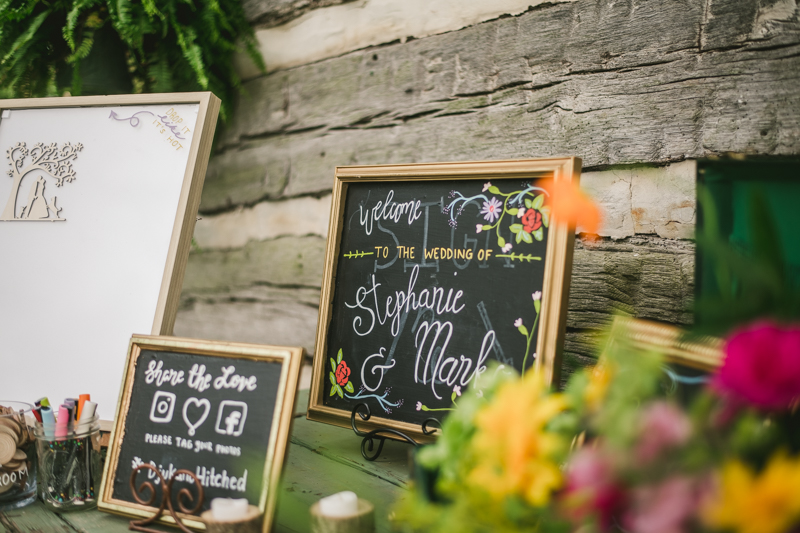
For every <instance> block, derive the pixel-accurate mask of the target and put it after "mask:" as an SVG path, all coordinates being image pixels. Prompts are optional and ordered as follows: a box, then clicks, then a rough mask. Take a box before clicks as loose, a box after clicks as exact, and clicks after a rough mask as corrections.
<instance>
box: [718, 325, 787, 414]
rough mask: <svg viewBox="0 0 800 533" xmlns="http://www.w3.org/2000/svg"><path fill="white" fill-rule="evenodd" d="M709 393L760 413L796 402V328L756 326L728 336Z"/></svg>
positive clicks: (784, 407)
mask: <svg viewBox="0 0 800 533" xmlns="http://www.w3.org/2000/svg"><path fill="white" fill-rule="evenodd" d="M711 386H712V388H713V389H715V390H716V391H718V392H721V393H724V394H728V395H730V396H733V397H734V398H737V399H739V400H744V401H745V402H747V403H749V404H751V405H754V406H756V407H759V408H761V409H770V410H778V409H786V408H788V407H789V406H790V405H791V403H792V402H793V401H794V400H796V399H798V398H800V327H797V326H794V327H781V326H778V325H776V324H773V323H770V322H760V323H757V324H754V325H752V326H750V327H747V328H745V329H743V330H740V331H738V332H736V333H734V334H733V335H731V336H730V337H729V338H728V340H727V341H726V343H725V362H724V363H723V365H722V368H720V370H719V372H718V373H717V375H716V376H715V377H714V380H713V381H712V383H711Z"/></svg>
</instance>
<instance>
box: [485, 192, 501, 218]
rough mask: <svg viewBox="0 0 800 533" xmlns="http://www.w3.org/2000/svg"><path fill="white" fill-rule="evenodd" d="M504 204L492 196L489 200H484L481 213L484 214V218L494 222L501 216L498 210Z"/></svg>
mask: <svg viewBox="0 0 800 533" xmlns="http://www.w3.org/2000/svg"><path fill="white" fill-rule="evenodd" d="M502 206H503V204H501V203H500V201H499V200H498V199H497V198H495V197H494V196H492V199H491V200H489V201H488V202H483V208H482V209H481V214H482V215H483V218H484V220H488V221H489V222H494V221H495V220H497V219H498V218H499V217H500V213H498V211H499V210H500V208H501V207H502Z"/></svg>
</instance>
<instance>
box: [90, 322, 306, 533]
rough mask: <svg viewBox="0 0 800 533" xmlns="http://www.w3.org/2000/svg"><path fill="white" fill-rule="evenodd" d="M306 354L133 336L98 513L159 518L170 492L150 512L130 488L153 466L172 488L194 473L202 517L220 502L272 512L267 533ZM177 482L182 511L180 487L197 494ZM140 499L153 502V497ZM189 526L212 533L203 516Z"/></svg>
mask: <svg viewBox="0 0 800 533" xmlns="http://www.w3.org/2000/svg"><path fill="white" fill-rule="evenodd" d="M302 354H303V349H302V348H281V347H272V346H259V345H252V344H240V343H225V342H209V341H198V340H193V339H178V338H175V337H148V336H134V337H133V338H132V339H131V342H130V348H129V351H128V362H127V365H126V371H125V378H124V382H123V389H122V392H121V393H120V401H119V403H118V405H117V413H116V417H115V420H116V422H115V427H114V433H113V435H112V445H111V447H109V455H108V459H107V461H106V466H105V470H104V472H103V484H102V487H101V490H100V493H101V499H100V503H99V505H98V506H99V508H100V509H101V510H104V511H110V512H115V513H119V514H126V515H131V516H141V517H144V516H151V515H153V514H154V512H155V510H156V509H157V506H158V504H159V503H160V502H161V494H162V493H158V494H157V496H156V500H155V502H156V503H155V504H154V505H155V507H148V506H143V505H140V504H139V503H137V501H136V499H135V497H134V494H133V492H132V490H131V486H130V479H131V474H132V472H133V470H134V469H135V468H137V467H138V466H139V465H142V464H149V465H152V466H154V467H156V468H157V469H158V470H159V471H160V472H161V474H162V475H163V477H164V479H166V480H167V481H168V480H169V479H170V478H171V477H173V475H174V474H175V472H176V471H177V470H181V469H185V470H189V471H191V472H193V473H194V474H195V475H196V476H197V478H198V479H199V482H200V484H201V485H202V486H203V491H204V496H205V501H204V504H203V508H202V509H203V510H206V509H208V508H209V505H210V502H211V499H213V498H217V497H226V498H247V500H248V501H249V502H250V503H251V504H252V505H256V506H258V507H259V509H260V510H261V511H262V512H264V530H265V531H267V530H268V529H269V527H270V524H271V521H272V514H273V510H274V506H275V497H276V492H277V491H276V490H275V487H276V486H277V483H278V479H279V476H280V469H281V465H282V463H283V458H284V452H285V449H286V443H287V440H288V438H289V428H290V425H291V417H292V411H293V408H294V398H295V392H296V389H297V380H298V376H299V370H300V363H301V360H302ZM147 481H149V482H151V483H153V484H154V485H155V490H156V491H163V488H164V487H163V486H161V485H163V482H161V481H160V479H159V477H158V476H157V474H156V473H155V472H153V471H149V470H144V471H141V472H140V473H138V474H137V478H136V486H137V487H139V486H140V485H141V484H142V483H143V482H147ZM176 481H177V482H176V483H175V485H174V488H173V490H172V498H173V502H175V503H176V505H175V507H176V509H177V508H178V507H177V501H176V499H175V496H176V495H177V493H178V491H179V490H180V489H181V488H187V489H188V490H189V491H190V492H191V493H192V494H195V495H196V494H197V491H196V489H195V487H194V481H193V480H191V478H189V477H186V476H183V477H180V476H176ZM140 496H143V497H144V499H145V500H146V499H147V498H148V497H149V493H146V492H145V493H144V494H140ZM189 507H191V505H190V506H189ZM181 518H187V520H185V523H186V524H187V525H190V526H193V527H197V528H201V529H202V528H203V527H204V526H203V523H202V522H200V521H199V520H198V519H197V517H194V519H192V518H189V517H184V516H181ZM170 520H171V518H167V519H164V521H165V522H168V521H170Z"/></svg>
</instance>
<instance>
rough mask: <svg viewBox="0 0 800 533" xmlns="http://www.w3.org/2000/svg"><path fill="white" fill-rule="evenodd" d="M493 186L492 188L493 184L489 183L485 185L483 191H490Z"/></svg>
mask: <svg viewBox="0 0 800 533" xmlns="http://www.w3.org/2000/svg"><path fill="white" fill-rule="evenodd" d="M491 186H492V182H491V181H487V182H486V183H484V184H483V191H482V192H486V191H488V190H489V187H491Z"/></svg>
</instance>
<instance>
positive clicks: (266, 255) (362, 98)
mask: <svg viewBox="0 0 800 533" xmlns="http://www.w3.org/2000/svg"><path fill="white" fill-rule="evenodd" d="M254 1H255V0H254ZM370 1H374V0H370ZM396 1H398V2H401V1H403V0H396ZM340 3H341V2H335V1H331V2H327V3H326V2H320V3H319V4H320V5H319V6H316V5H315V4H314V2H311V3H309V2H300V1H295V2H289V1H276V0H265V3H264V4H255V3H251V5H250V10H251V13H253V20H254V22H255V23H256V24H260V25H262V26H264V27H267V26H270V25H273V26H274V25H275V24H285V25H287V26H288V25H292V24H295V23H296V21H295V22H291V20H292V18H293V17H292V10H293V9H294V10H296V11H297V13H298V15H299V14H302V16H303V17H304V18H305V17H311V16H314V14H315V13H318V12H319V13H323V12H325V9H342V8H345V7H347V5H348V4H347V3H345V4H343V5H339V6H331V7H322V6H323V5H328V6H330V5H331V4H340ZM361 3H362V4H363V3H368V2H367V1H366V0H362V2H361ZM272 4H279V7H281V9H277V10H276V9H273V7H274V6H272ZM259 6H260V7H259ZM265 6H266V7H265ZM270 6H272V7H270ZM287 6H288V7H287ZM292 6H294V7H292ZM315 8H316V9H315ZM270 9H273V11H274V12H275V13H278V14H276V15H274V16H273V15H271V14H270V13H272V11H270ZM287 10H288V11H287ZM309 10H310V11H309ZM270 17H273V18H270ZM274 17H277V19H276V18H274ZM275 20H277V21H278V22H275ZM287 20H289V21H290V22H286V21H287ZM454 30H455V31H450V32H446V33H441V34H437V35H431V36H427V37H423V38H419V39H414V38H409V39H405V38H403V39H400V40H398V41H393V42H390V43H381V44H376V45H372V46H368V47H366V48H363V49H359V50H355V51H351V52H348V53H345V54H342V55H338V56H336V57H329V58H324V59H315V60H312V61H309V62H308V63H306V64H303V65H300V66H296V67H292V68H279V69H277V70H274V71H272V72H270V73H269V74H266V75H261V76H258V77H255V78H253V79H250V80H249V81H247V82H246V83H245V85H244V88H245V91H246V93H245V94H244V95H243V96H242V97H241V99H240V102H239V104H238V108H237V111H236V113H235V116H234V118H233V119H232V120H231V122H230V123H229V124H228V125H227V127H226V128H225V130H224V131H223V132H218V133H217V137H218V138H217V144H216V153H215V154H214V156H213V158H212V161H211V164H210V167H209V171H208V174H207V177H206V185H205V189H204V192H203V199H202V204H201V212H202V217H203V219H202V220H201V221H199V222H198V224H197V230H196V234H195V237H196V241H197V244H198V248H197V249H196V250H195V251H194V252H193V253H192V255H191V256H190V260H189V266H188V269H187V274H186V280H185V282H184V289H183V296H182V302H183V303H182V308H181V311H180V312H179V315H178V320H177V324H176V334H184V335H190V336H197V337H207V338H228V339H234V340H251V341H258V342H270V343H285V344H291V345H304V346H305V347H306V348H307V349H308V350H309V351H310V352H313V338H314V331H315V324H316V314H317V305H318V295H319V287H320V283H321V276H322V258H323V255H324V249H325V238H326V229H327V228H326V224H327V213H328V209H329V198H330V196H329V195H330V190H331V186H332V181H333V168H334V167H335V166H336V165H351V164H373V163H405V162H422V161H452V160H477V159H501V158H519V157H544V156H553V155H577V156H580V157H581V158H583V162H584V173H585V174H584V179H583V183H584V186H585V187H586V188H587V190H589V191H590V192H591V193H592V194H593V195H594V196H595V197H596V198H597V199H598V201H599V202H600V203H601V205H603V207H604V208H605V211H606V219H605V222H604V226H603V229H602V230H601V239H600V240H599V241H594V242H593V241H589V240H584V239H579V240H578V242H577V243H576V253H575V261H574V268H573V280H572V290H571V293H570V306H569V319H568V337H567V344H566V354H565V369H566V370H567V371H568V372H566V373H569V371H570V370H572V369H574V368H576V367H578V366H581V365H585V364H587V363H588V362H590V361H591V360H592V357H593V355H594V350H593V348H594V346H593V344H594V342H595V340H596V339H597V337H598V334H599V332H600V331H601V329H602V328H603V327H604V326H605V325H607V324H608V323H609V321H610V319H611V317H612V314H613V313H614V312H622V313H626V314H630V315H633V316H638V317H643V318H651V319H656V320H662V321H667V322H673V323H677V324H689V323H690V322H691V302H692V296H691V295H692V291H693V269H694V264H693V262H694V246H693V243H692V241H691V237H692V232H693V225H694V222H695V206H694V167H693V164H692V162H691V161H690V160H691V159H695V158H701V157H707V156H713V155H718V154H725V153H728V152H737V153H747V154H763V155H790V154H798V153H800V10H798V7H797V5H796V1H795V0H658V1H656V0H577V1H572V2H558V3H540V4H538V5H536V6H534V7H532V8H530V9H528V10H527V11H524V12H522V13H521V14H517V15H515V16H502V17H499V18H496V19H494V20H489V21H485V22H480V23H476V24H474V25H472V26H469V27H465V28H462V29H454ZM308 38H309V39H313V38H314V36H313V35H309V36H308Z"/></svg>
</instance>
